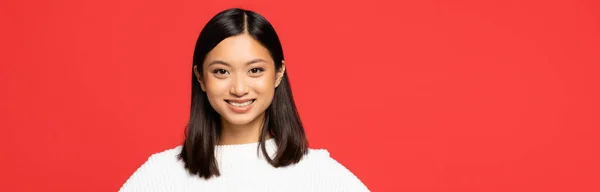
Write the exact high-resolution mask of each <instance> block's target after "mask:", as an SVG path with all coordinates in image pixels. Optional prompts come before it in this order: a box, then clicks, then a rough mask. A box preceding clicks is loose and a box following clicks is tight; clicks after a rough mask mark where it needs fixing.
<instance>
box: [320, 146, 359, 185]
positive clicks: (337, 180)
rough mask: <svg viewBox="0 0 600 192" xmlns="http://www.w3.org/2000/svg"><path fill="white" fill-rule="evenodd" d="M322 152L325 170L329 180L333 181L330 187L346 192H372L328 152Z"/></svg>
mask: <svg viewBox="0 0 600 192" xmlns="http://www.w3.org/2000/svg"><path fill="white" fill-rule="evenodd" d="M321 152H322V153H323V155H324V156H325V158H324V159H325V160H323V163H322V166H324V169H323V170H327V172H326V175H327V177H328V178H327V180H329V181H331V183H330V185H334V186H333V188H335V189H339V190H338V191H344V192H370V191H369V189H368V188H367V186H365V185H364V184H363V183H362V181H361V180H360V179H359V178H358V177H357V176H356V175H354V173H352V172H351V171H350V170H348V169H347V168H346V167H345V166H344V165H342V164H341V163H339V162H338V161H337V160H335V159H333V158H332V157H331V156H330V155H329V152H328V151H327V150H322V151H321Z"/></svg>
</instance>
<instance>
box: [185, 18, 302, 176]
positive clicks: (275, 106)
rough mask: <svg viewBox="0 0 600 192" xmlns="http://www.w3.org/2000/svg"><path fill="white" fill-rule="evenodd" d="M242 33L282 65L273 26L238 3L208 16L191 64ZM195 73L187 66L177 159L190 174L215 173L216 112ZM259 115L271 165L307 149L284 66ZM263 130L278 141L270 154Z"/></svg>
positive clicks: (199, 65)
mask: <svg viewBox="0 0 600 192" xmlns="http://www.w3.org/2000/svg"><path fill="white" fill-rule="evenodd" d="M241 34H249V35H250V36H252V37H253V38H254V39H256V40H257V41H258V42H260V43H261V44H262V45H263V46H264V47H265V48H266V49H267V50H269V52H270V54H271V57H272V58H273V61H274V63H275V69H276V70H277V71H279V70H280V69H281V67H282V64H283V62H282V61H284V57H283V49H282V47H281V42H280V41H279V37H278V36H277V33H276V32H275V29H274V28H273V26H272V25H271V24H270V23H269V22H268V21H267V20H266V19H265V18H264V17H263V16H261V15H259V14H258V13H256V12H253V11H250V10H245V9H241V8H231V9H227V10H224V11H221V12H219V13H218V14H216V15H215V16H214V17H213V18H212V19H211V20H209V21H208V23H207V24H206V25H205V26H204V28H203V29H202V31H201V32H200V35H199V36H198V40H197V41H196V47H195V49H194V56H193V65H192V68H193V67H194V66H197V69H198V70H199V71H198V73H199V74H203V73H202V63H203V62H204V59H205V57H206V55H207V54H208V52H210V51H211V50H212V49H213V48H214V47H215V46H217V44H219V43H220V42H221V41H223V40H224V39H226V38H228V37H231V36H236V35H241ZM198 78H199V77H196V76H195V73H194V72H193V71H192V97H191V99H192V101H191V109H190V119H189V122H188V125H187V127H186V134H185V141H184V142H183V147H182V150H181V153H180V154H179V159H181V160H183V162H184V164H185V168H186V169H187V170H188V172H190V173H191V174H194V175H198V176H200V177H201V178H205V179H210V178H211V177H213V176H220V172H219V169H218V166H217V163H218V162H217V160H216V158H215V146H216V145H217V144H218V142H219V137H220V134H221V117H220V115H219V114H218V113H217V112H216V111H215V110H214V109H213V108H212V107H211V105H210V103H209V102H208V99H207V96H206V93H205V92H204V91H202V89H201V87H200V83H199V82H198V81H199V79H198ZM264 117H265V118H264V122H263V126H262V130H261V135H260V138H258V139H259V146H260V149H261V151H262V154H263V155H264V157H265V158H266V160H267V161H268V162H269V163H270V164H271V165H272V166H273V167H282V166H283V167H285V166H288V165H291V164H295V163H297V162H299V161H300V159H302V157H303V156H304V155H305V154H306V153H307V151H308V141H307V139H306V135H305V133H304V128H303V125H302V122H301V121H300V116H299V115H298V111H297V109H296V105H295V103H294V98H293V96H292V90H291V87H290V83H289V79H288V76H287V72H285V73H284V74H283V77H282V79H281V82H280V84H279V86H277V87H276V88H275V94H274V96H273V100H272V102H271V104H270V105H269V107H268V108H267V109H266V111H265V115H264ZM267 134H271V136H272V137H273V138H274V140H275V143H276V145H277V151H276V153H275V156H274V157H273V158H271V157H270V156H269V154H268V153H267V150H266V148H265V138H266V136H267ZM257 150H258V149H257ZM257 155H258V154H257Z"/></svg>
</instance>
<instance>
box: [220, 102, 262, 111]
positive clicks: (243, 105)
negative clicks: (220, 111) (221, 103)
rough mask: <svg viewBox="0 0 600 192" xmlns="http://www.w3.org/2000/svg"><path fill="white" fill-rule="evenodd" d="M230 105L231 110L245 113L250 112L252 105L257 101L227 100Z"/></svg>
mask: <svg viewBox="0 0 600 192" xmlns="http://www.w3.org/2000/svg"><path fill="white" fill-rule="evenodd" d="M225 101H226V102H227V103H228V104H229V108H230V109H231V110H233V111H234V112H236V113H244V112H246V111H248V110H250V107H252V104H253V103H254V101H256V99H245V100H225Z"/></svg>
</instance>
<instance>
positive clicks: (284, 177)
mask: <svg viewBox="0 0 600 192" xmlns="http://www.w3.org/2000/svg"><path fill="white" fill-rule="evenodd" d="M257 147H258V143H249V144H239V145H218V146H216V148H215V157H216V158H217V162H218V167H219V171H220V172H221V176H218V177H213V178H211V179H208V180H204V179H202V178H199V177H198V176H196V175H191V174H189V173H188V172H187V171H186V170H185V168H184V164H183V162H182V161H181V160H178V159H177V155H178V154H179V153H180V152H181V149H182V147H181V146H177V147H175V148H172V149H168V150H165V151H163V152H160V153H156V154H153V155H151V156H150V157H149V158H148V160H147V161H146V162H145V163H144V164H142V165H141V166H140V167H139V168H138V169H137V170H136V171H135V172H134V173H133V174H132V175H131V176H130V177H129V179H128V180H127V181H126V182H125V184H123V186H121V189H120V190H119V191H120V192H154V191H161V192H170V191H174V192H175V191H176V192H186V191H190V192H191V191H194V192H203V191H211V192H213V191H227V192H230V191H231V192H236V191H257V192H258V191H260V192H271V191H273V192H274V191H285V192H293V191H298V192H313V191H314V192H338V191H339V192H342V191H343V192H368V191H369V189H367V187H366V186H365V185H364V184H363V183H362V182H361V181H360V180H359V179H358V178H357V177H356V176H355V175H354V174H352V173H351V172H350V171H349V170H348V169H346V168H345V167H344V166H343V165H341V164H340V163H338V162H337V161H336V160H334V159H333V158H331V157H330V156H329V152H328V151H327V150H325V149H310V150H309V152H308V154H307V155H305V156H304V157H303V158H302V159H301V160H300V162H299V163H297V164H293V165H290V166H287V167H280V168H274V167H273V166H271V165H270V164H269V163H268V162H267V161H266V160H265V159H264V157H263V156H262V153H260V152H257ZM265 147H266V148H267V153H268V154H269V155H270V156H272V155H273V154H274V152H276V144H275V141H274V140H273V139H269V140H267V141H265Z"/></svg>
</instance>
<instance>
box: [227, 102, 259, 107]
mask: <svg viewBox="0 0 600 192" xmlns="http://www.w3.org/2000/svg"><path fill="white" fill-rule="evenodd" d="M228 102H229V104H231V105H233V106H235V107H245V106H248V105H250V104H252V102H254V100H250V101H246V102H243V103H235V102H233V101H228Z"/></svg>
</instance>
